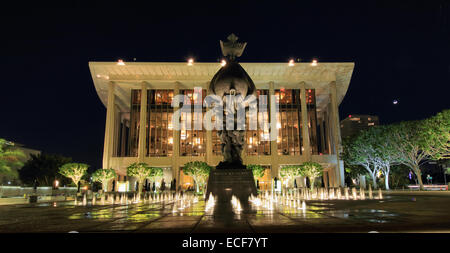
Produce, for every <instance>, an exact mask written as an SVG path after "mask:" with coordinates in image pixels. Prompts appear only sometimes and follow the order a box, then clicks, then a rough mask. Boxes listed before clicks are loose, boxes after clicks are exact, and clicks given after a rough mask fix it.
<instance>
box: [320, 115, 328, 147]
mask: <svg viewBox="0 0 450 253" xmlns="http://www.w3.org/2000/svg"><path fill="white" fill-rule="evenodd" d="M319 122H320V126H319V129H320V146H321V147H322V150H321V152H322V153H325V150H326V147H325V130H324V128H323V122H324V118H323V116H322V117H321V118H320V119H319Z"/></svg>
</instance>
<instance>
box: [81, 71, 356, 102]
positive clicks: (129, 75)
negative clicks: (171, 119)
mask: <svg viewBox="0 0 450 253" xmlns="http://www.w3.org/2000/svg"><path fill="white" fill-rule="evenodd" d="M240 64H241V66H242V67H243V68H244V69H245V71H247V73H248V74H249V76H250V77H251V78H252V80H253V82H254V83H255V85H256V87H257V88H258V89H268V87H269V84H270V83H271V82H273V84H274V87H275V89H279V88H286V89H293V88H297V89H298V88H299V87H300V83H302V82H304V83H305V87H306V88H307V89H316V94H317V103H318V104H320V102H321V101H324V100H326V99H328V94H329V93H330V92H329V86H330V85H329V84H330V83H331V82H333V81H334V82H336V87H337V98H338V102H339V103H341V101H342V100H343V98H344V96H345V94H346V92H347V89H348V86H349V84H350V79H351V76H352V73H353V68H354V63H353V62H343V63H329V62H320V63H318V64H317V66H312V65H311V64H310V63H295V65H294V66H289V65H288V63H285V62H283V63H248V62H241V63H240ZM221 67H222V66H221V65H220V63H219V62H208V63H206V62H196V63H194V64H193V65H192V66H188V65H187V64H186V62H125V65H119V64H118V63H117V62H89V69H90V71H91V76H92V80H93V81H94V86H95V89H96V91H97V94H98V96H99V97H100V100H101V101H102V102H103V104H104V105H105V106H106V105H107V98H108V83H109V82H114V83H116V84H118V85H117V87H118V88H117V89H116V93H115V94H116V97H118V106H119V107H120V108H122V109H123V108H127V107H129V103H130V101H128V100H129V99H128V98H129V95H130V92H131V89H140V88H141V84H142V82H145V83H146V84H147V85H148V87H149V88H151V89H173V88H174V86H175V84H178V85H179V88H180V89H190V88H193V87H199V86H200V87H203V88H205V89H207V87H208V85H209V82H210V81H211V79H212V77H213V76H214V74H215V73H216V72H217V71H218V70H219V69H220V68H221Z"/></svg>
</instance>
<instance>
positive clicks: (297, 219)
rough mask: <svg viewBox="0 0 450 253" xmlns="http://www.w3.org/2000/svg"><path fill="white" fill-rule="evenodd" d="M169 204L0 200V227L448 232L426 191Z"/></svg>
mask: <svg viewBox="0 0 450 253" xmlns="http://www.w3.org/2000/svg"><path fill="white" fill-rule="evenodd" d="M172 205H173V204H172V203H140V204H130V205H114V206H112V205H96V206H90V205H87V206H75V205H73V202H54V203H40V204H26V205H7V206H0V233H23V232H33V233H34V232H60V233H67V232H70V231H77V232H80V233H82V232H94V233H96V232H127V233H130V232H138V233H155V232H156V233H166V232H169V233H170V232H177V233H191V232H193V233H197V232H198V233H211V232H227V233H229V232H257V233H277V232H282V233H286V232H287V233H291V232H292V233H302V232H307V233H311V232H332V233H333V232H362V233H367V232H369V231H378V232H450V212H449V210H450V196H448V195H439V194H432V193H431V194H417V195H415V194H414V193H411V194H389V195H386V196H385V198H384V199H383V200H356V201H354V200H334V201H307V202H306V205H307V209H306V210H305V211H303V210H299V209H297V208H290V207H287V206H277V207H276V208H275V210H268V209H264V208H263V207H255V206H253V212H251V213H239V214H233V213H231V214H230V213H223V212H222V213H221V212H217V211H214V212H205V202H204V201H202V200H200V201H199V202H197V203H195V204H194V205H192V206H190V207H187V208H185V209H183V210H178V211H177V212H175V213H174V212H173V206H172ZM216 208H218V207H216ZM219 208H221V207H219Z"/></svg>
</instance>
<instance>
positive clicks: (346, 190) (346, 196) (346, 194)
mask: <svg viewBox="0 0 450 253" xmlns="http://www.w3.org/2000/svg"><path fill="white" fill-rule="evenodd" d="M344 191H345V199H346V200H349V199H350V197H349V196H348V187H345V190H344Z"/></svg>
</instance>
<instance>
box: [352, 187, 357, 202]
mask: <svg viewBox="0 0 450 253" xmlns="http://www.w3.org/2000/svg"><path fill="white" fill-rule="evenodd" d="M352 196H353V200H356V199H357V198H358V197H357V196H356V188H355V187H353V188H352Z"/></svg>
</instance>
